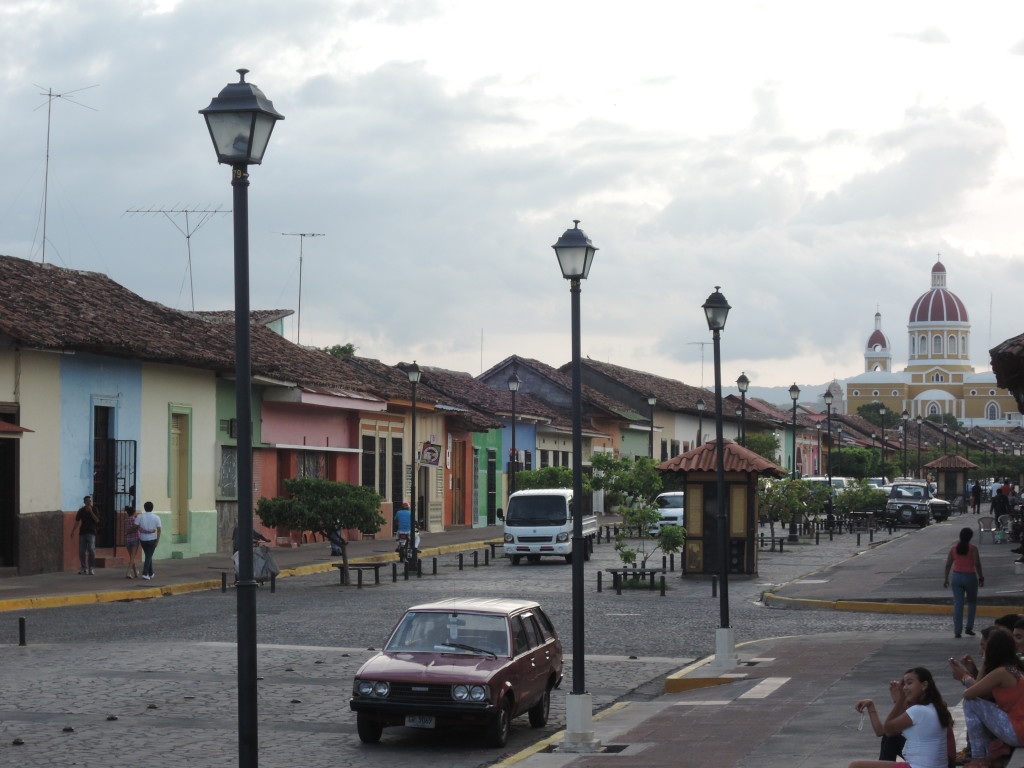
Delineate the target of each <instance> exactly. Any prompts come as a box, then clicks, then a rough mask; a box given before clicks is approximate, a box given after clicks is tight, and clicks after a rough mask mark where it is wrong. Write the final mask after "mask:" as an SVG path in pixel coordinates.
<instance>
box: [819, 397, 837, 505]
mask: <svg viewBox="0 0 1024 768" xmlns="http://www.w3.org/2000/svg"><path fill="white" fill-rule="evenodd" d="M834 397H835V395H833V394H832V390H831V389H826V390H825V394H824V395H822V397H821V399H822V400H824V401H825V413H826V414H827V415H826V426H827V427H828V447H827V451H828V454H827V458H828V511H829V512H831V511H832V398H834Z"/></svg>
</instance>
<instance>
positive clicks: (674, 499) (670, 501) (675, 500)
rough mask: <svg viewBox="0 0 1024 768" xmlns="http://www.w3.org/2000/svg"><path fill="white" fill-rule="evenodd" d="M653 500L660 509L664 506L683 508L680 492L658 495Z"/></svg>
mask: <svg viewBox="0 0 1024 768" xmlns="http://www.w3.org/2000/svg"><path fill="white" fill-rule="evenodd" d="M654 501H655V503H657V505H658V506H659V507H661V508H662V509H664V508H665V507H676V508H678V509H682V508H683V496H682V494H680V495H679V496H659V497H658V498H656V499H655V500H654Z"/></svg>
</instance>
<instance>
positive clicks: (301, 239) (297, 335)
mask: <svg viewBox="0 0 1024 768" xmlns="http://www.w3.org/2000/svg"><path fill="white" fill-rule="evenodd" d="M277 234H279V235H284V236H285V237H297V238H299V307H298V310H299V311H298V317H297V318H296V320H295V343H296V344H299V339H300V338H301V334H302V244H303V243H304V242H306V238H307V237H327V235H325V234H324V233H323V232H278V233H277Z"/></svg>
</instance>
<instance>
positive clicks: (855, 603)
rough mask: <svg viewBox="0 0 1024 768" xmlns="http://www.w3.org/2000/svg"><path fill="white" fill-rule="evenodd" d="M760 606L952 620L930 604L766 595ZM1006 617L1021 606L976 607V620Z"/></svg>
mask: <svg viewBox="0 0 1024 768" xmlns="http://www.w3.org/2000/svg"><path fill="white" fill-rule="evenodd" d="M761 600H762V602H763V603H764V604H765V605H766V606H769V607H772V606H774V607H779V608H791V609H795V610H803V611H860V612H863V613H909V614H935V615H937V616H952V615H953V606H952V605H937V604H934V603H876V602H871V601H868V600H843V599H840V600H811V599H807V598H802V597H780V596H779V595H774V594H772V593H770V592H765V593H764V594H763V595H762V596H761ZM1007 613H1024V606H1014V605H979V606H978V607H977V609H976V610H975V615H976V616H985V617H988V618H996V619H997V618H999V617H1000V616H1004V615H1005V614H1007Z"/></svg>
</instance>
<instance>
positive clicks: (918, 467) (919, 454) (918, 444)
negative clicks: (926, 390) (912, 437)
mask: <svg viewBox="0 0 1024 768" xmlns="http://www.w3.org/2000/svg"><path fill="white" fill-rule="evenodd" d="M914 421H916V422H917V477H918V479H919V480H920V479H921V425H922V424H923V423H924V419H922V418H921V417H920V416H918V417H917V418H916V419H914Z"/></svg>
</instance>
